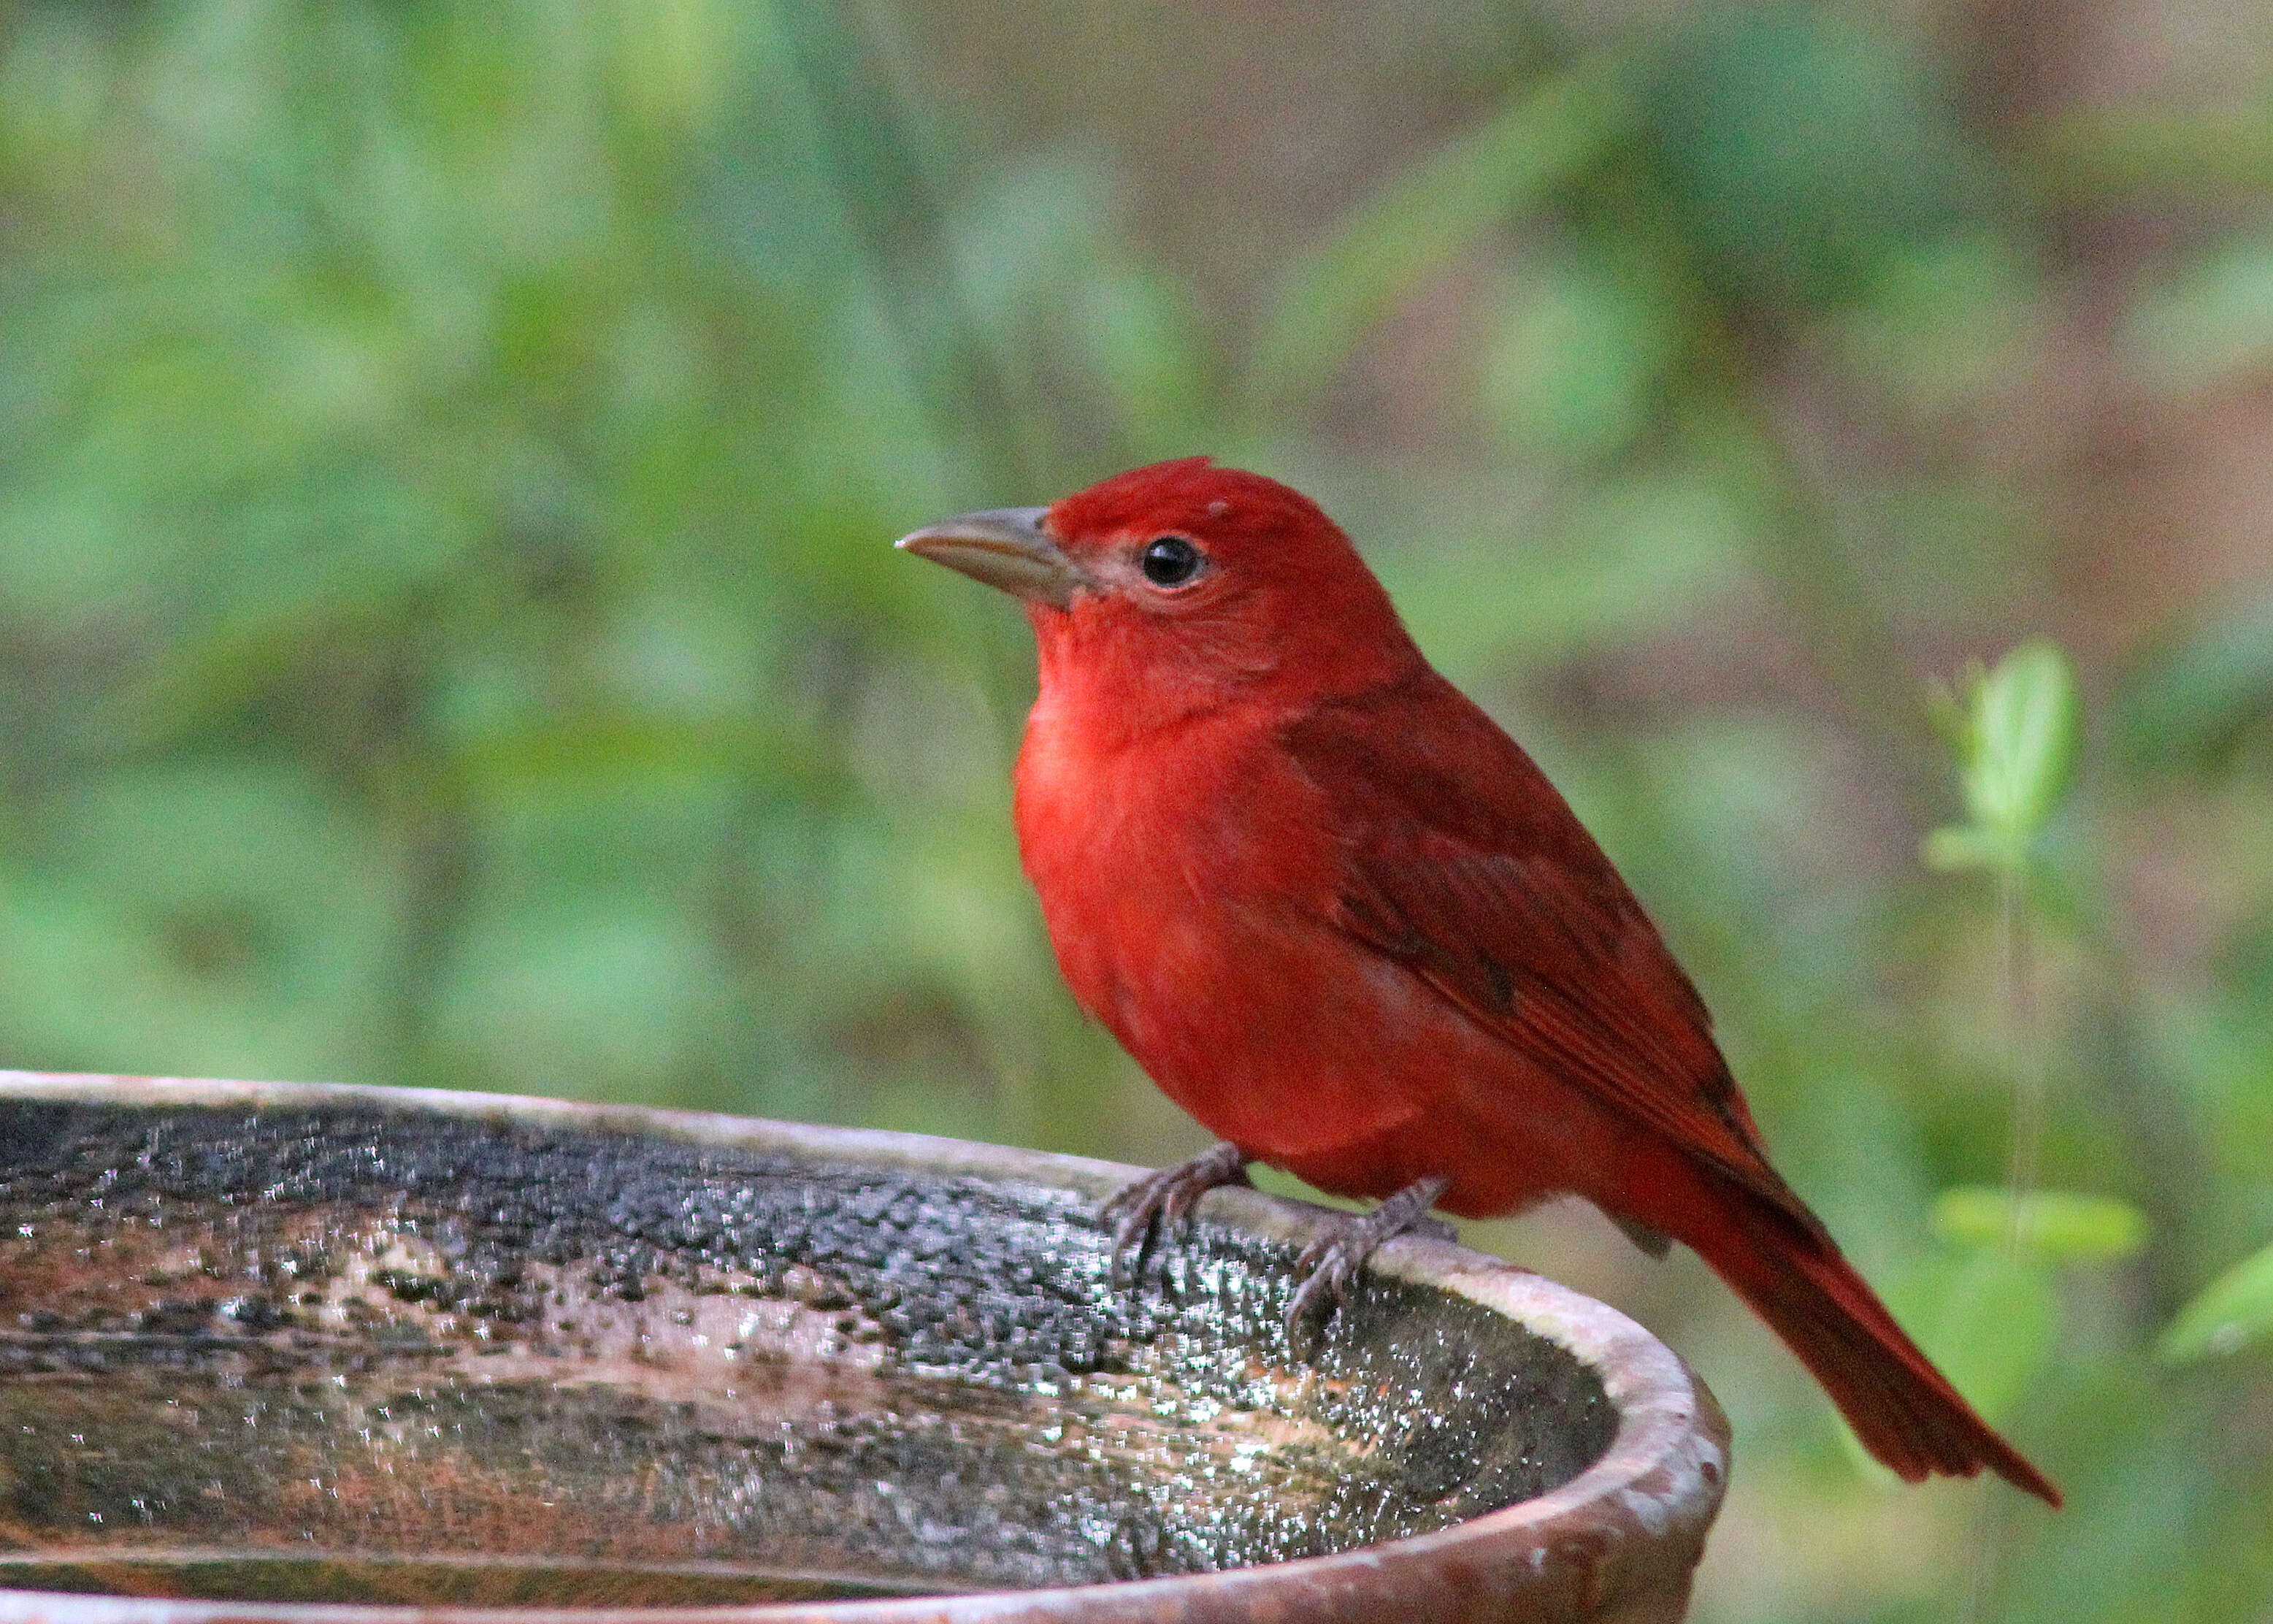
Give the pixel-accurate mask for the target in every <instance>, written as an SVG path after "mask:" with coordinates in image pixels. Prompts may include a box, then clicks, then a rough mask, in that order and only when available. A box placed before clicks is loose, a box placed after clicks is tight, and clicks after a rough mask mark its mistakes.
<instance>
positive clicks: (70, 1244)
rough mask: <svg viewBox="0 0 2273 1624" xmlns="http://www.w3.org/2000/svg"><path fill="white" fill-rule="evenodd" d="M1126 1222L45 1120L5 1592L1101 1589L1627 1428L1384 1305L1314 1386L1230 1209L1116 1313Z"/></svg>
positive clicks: (590, 1145) (730, 1162)
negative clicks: (1112, 1250)
mask: <svg viewBox="0 0 2273 1624" xmlns="http://www.w3.org/2000/svg"><path fill="white" fill-rule="evenodd" d="M1089 1207H1090V1203H1089V1200H1088V1199H1087V1198H1086V1197H1083V1196H1077V1195H1076V1194H1074V1193H1072V1192H1067V1191H1063V1190H1058V1189H1054V1188H1050V1187H1047V1186H1045V1185H1039V1184H1003V1183H994V1182H989V1181H986V1180H982V1179H979V1178H973V1177H943V1176H936V1175H931V1174H926V1173H920V1172H913V1171H910V1170H907V1169H899V1168H892V1167H882V1166H869V1165H863V1164H860V1163H857V1162H831V1161H826V1160H812V1159H807V1158H805V1157H802V1156H799V1155H792V1154H772V1153H767V1152H762V1151H745V1150H739V1149H734V1148H731V1147H721V1146H717V1145H712V1144H701V1143H694V1142H684V1141H679V1140H675V1139H658V1138H654V1137H645V1138H632V1137H619V1136H615V1135H611V1134H608V1133H605V1132H584V1131H578V1130H570V1129H534V1128H531V1127H529V1126H528V1125H526V1124H513V1123H509V1122H506V1121H503V1120H499V1121H484V1120H479V1119H475V1118H469V1117H462V1116H441V1115H432V1116H429V1115H424V1114H421V1113H414V1112H402V1113H388V1112H384V1111H381V1110H379V1109H356V1110H353V1111H347V1112H339V1111H326V1112H312V1111H305V1110H296V1111H288V1110H264V1111H261V1112H259V1113H257V1114H248V1113H246V1112H244V1111H224V1110H214V1109H132V1108H108V1107H94V1106H79V1105H66V1104H57V1105H49V1104H45V1103H24V1102H5V1103H0V1583H17V1584H41V1585H47V1586H50V1587H58V1588H73V1589H106V1588H120V1589H136V1590H172V1591H176V1592H180V1593H204V1594H230V1595H246V1594H270V1595H283V1594H294V1595H305V1594H311V1593H312V1594H326V1595H342V1596H350V1595H351V1596H371V1597H386V1598H395V1599H406V1598H407V1599H436V1600H439V1599H444V1598H449V1599H483V1598H487V1599H492V1600H516V1599H546V1598H557V1595H556V1594H555V1592H556V1591H557V1590H561V1589H562V1588H563V1587H565V1589H566V1591H567V1592H572V1593H574V1594H575V1595H580V1596H584V1597H588V1598H612V1599H620V1600H622V1601H624V1602H626V1603H653V1602H657V1601H664V1600H678V1599H685V1600H735V1599H749V1598H759V1597H766V1596H807V1595H818V1594H859V1593H875V1592H877V1591H892V1590H934V1591H936V1590H957V1589H975V1588H995V1587H1031V1586H1037V1585H1045V1584H1062V1583H1086V1582H1091V1581H1098V1580H1104V1579H1109V1578H1126V1577H1133V1576H1139V1575H1152V1574H1169V1573H1186V1572H1193V1571H1202V1570H1209V1569H1215V1568H1227V1567H1234V1566H1241V1565H1245V1564H1250V1563H1257V1562H1264V1561H1272V1560H1281V1559H1285V1558H1288V1557H1295V1556H1304V1555H1310V1554H1319V1553H1327V1552H1332V1551H1339V1550H1344V1549H1347V1548H1350V1547H1353V1546H1357V1545H1368V1544H1371V1543H1374V1542H1376V1541H1378V1540H1382V1539H1386V1538H1394V1537H1397V1536H1399V1535H1403V1534H1408V1533H1414V1532H1419V1531H1422V1530H1429V1529H1435V1528H1438V1527H1442V1526H1444V1525H1445V1524H1447V1523H1450V1522H1456V1521H1459V1520H1461V1519H1464V1518H1467V1517H1470V1516H1474V1515H1478V1514H1480V1513H1482V1512H1484V1511H1487V1510H1490V1509H1493V1508H1495V1507H1500V1506H1504V1505H1507V1504H1510V1503H1512V1502H1513V1501H1516V1500H1522V1499H1525V1498H1527V1497H1529V1496H1531V1495H1534V1494H1536V1493H1538V1492H1542V1490H1544V1489H1546V1488H1549V1487H1551V1486H1553V1485H1556V1484H1558V1483H1561V1482H1564V1481H1566V1480H1567V1479H1569V1478H1570V1477H1573V1476H1575V1475H1576V1474H1577V1473H1578V1472H1579V1471H1580V1470H1583V1469H1584V1468H1585V1467H1586V1466H1587V1464H1589V1463H1590V1462H1592V1461H1593V1460H1594V1458H1595V1457H1596V1456H1598V1455H1600V1453H1601V1452H1602V1449H1603V1448H1604V1447H1606V1446H1607V1445H1608V1442H1609V1437H1610V1435H1611V1432H1612V1431H1613V1430H1614V1426H1615V1417H1614V1416H1613V1415H1612V1413H1611V1411H1610V1409H1609V1405H1608V1403H1607V1402H1606V1401H1605V1400H1604V1399H1603V1396H1602V1392H1601V1389H1600V1387H1599V1385H1598V1384H1597V1383H1596V1381H1595V1379H1594V1377H1593V1375H1592V1374H1591V1373H1590V1372H1587V1371H1586V1370H1584V1369H1583V1368H1582V1367H1581V1366H1580V1365H1579V1364H1578V1363H1577V1362H1576V1361H1575V1360H1573V1359H1572V1358H1571V1357H1569V1356H1568V1355H1566V1354H1564V1352H1563V1351H1562V1350H1560V1349H1558V1348H1556V1347H1555V1346H1553V1345H1552V1344H1550V1343H1548V1342H1543V1341H1542V1340H1539V1339H1536V1338H1534V1337H1532V1336H1530V1335H1527V1334H1526V1333H1523V1332H1522V1331H1520V1330H1519V1329H1518V1328H1517V1327H1513V1326H1512V1325H1510V1324H1509V1323H1507V1322H1506V1321H1504V1320H1501V1319H1497V1317H1495V1316H1493V1315H1490V1314H1489V1313H1488V1312H1485V1311H1484V1310H1482V1309H1481V1308H1478V1307H1476V1306H1475V1305H1474V1304H1469V1303H1467V1302H1465V1301H1463V1300H1461V1299H1459V1298H1455V1297H1449V1296H1446V1295H1444V1294H1442V1293H1439V1292H1436V1291H1433V1290H1427V1289H1422V1288H1418V1287H1414V1286H1408V1285H1405V1284H1403V1283H1400V1282H1384V1281H1380V1280H1376V1279H1371V1278H1369V1279H1368V1280H1367V1281H1366V1282H1365V1283H1364V1285H1363V1287H1362V1289H1361V1291H1360V1292H1359V1294H1358V1296H1357V1297H1355V1298H1354V1301H1353V1303H1352V1304H1351V1305H1350V1307H1349V1308H1348V1309H1347V1310H1346V1311H1345V1312H1344V1313H1343V1314H1341V1315H1340V1316H1339V1317H1338V1319H1336V1321H1335V1322H1334V1324H1333V1325H1332V1327H1331V1328H1330V1330H1329V1332H1328V1334H1327V1335H1326V1336H1325V1338H1324V1342H1323V1343H1322V1345H1321V1347H1320V1348H1319V1349H1318V1350H1317V1352H1316V1353H1315V1355H1314V1356H1313V1357H1310V1358H1309V1359H1307V1360H1306V1359H1302V1358H1298V1357H1295V1356H1294V1353H1293V1352H1292V1351H1291V1350H1289V1349H1288V1347H1287V1341H1286V1337H1285V1335H1284V1333H1283V1332H1282V1331H1281V1329H1280V1326H1279V1316H1280V1315H1281V1313H1282V1312H1284V1308H1285V1304H1286V1301H1287V1290H1288V1287H1289V1280H1290V1277H1289V1274H1288V1264H1289V1262H1290V1258H1289V1255H1288V1254H1287V1251H1286V1250H1285V1249H1283V1248H1280V1247H1278V1246H1276V1245H1272V1244H1266V1243H1264V1242H1261V1241H1257V1240H1254V1239H1251V1238H1249V1237H1242V1236H1239V1235H1236V1234H1234V1233H1231V1232H1229V1231H1226V1230H1223V1229H1217V1228H1214V1227H1212V1226H1203V1228H1202V1229H1200V1231H1199V1232H1198V1233H1197V1236H1196V1237H1195V1238H1194V1239H1193V1241H1192V1242H1191V1243H1190V1244H1189V1245H1187V1246H1185V1247H1183V1248H1181V1249H1173V1248H1172V1249H1170V1250H1169V1252H1168V1255H1167V1257H1166V1258H1165V1259H1156V1260H1155V1262H1154V1264H1153V1267H1152V1269H1151V1270H1150V1271H1149V1272H1148V1273H1147V1274H1146V1277H1145V1279H1144V1282H1143V1284H1142V1286H1141V1288H1139V1289H1136V1290H1133V1291H1131V1290H1128V1289H1115V1288H1114V1287H1113V1286H1112V1285H1111V1284H1110V1282H1108V1280H1107V1275H1106V1262H1107V1259H1106V1240H1105V1237H1104V1236H1103V1235H1102V1234H1101V1233H1100V1232H1099V1229H1098V1228H1097V1226H1096V1225H1095V1223H1094V1222H1093V1221H1092V1220H1091V1216H1090V1212H1089ZM483 1575H487V1576H486V1577H484V1576H483ZM548 1575H551V1576H550V1577H548ZM548 1585H551V1586H552V1587H553V1589H551V1590H548V1589H547V1586H548Z"/></svg>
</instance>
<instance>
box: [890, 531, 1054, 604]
mask: <svg viewBox="0 0 2273 1624" xmlns="http://www.w3.org/2000/svg"><path fill="white" fill-rule="evenodd" d="M1047 512H1049V509H1048V508H987V509H986V511H984V512H982V513H966V514H962V515H957V516H956V517H955V518H952V519H941V521H940V522H939V523H937V524H926V525H925V526H924V527H923V529H921V530H911V531H910V532H909V533H908V534H907V535H905V536H903V537H901V538H900V539H899V541H898V542H897V543H896V544H895V545H897V546H898V547H899V548H900V549H901V550H902V551H904V552H907V553H914V554H915V555H916V556H917V557H919V558H927V559H929V560H932V562H934V564H944V565H946V566H947V567H948V568H949V569H959V570H961V571H962V572H963V573H964V575H969V576H970V577H971V579H972V580H973V581H984V582H985V583H986V584H987V585H988V586H995V587H1000V588H1001V589H1002V590H1004V591H1006V592H1008V593H1009V594H1011V595H1012V596H1013V597H1016V598H1031V599H1033V600H1034V601H1035V602H1036V603H1043V604H1054V605H1056V606H1057V607H1059V608H1061V609H1064V608H1067V607H1069V606H1070V605H1072V603H1073V595H1074V591H1075V589H1076V588H1078V587H1083V586H1086V585H1088V584H1089V576H1088V575H1087V574H1085V573H1084V571H1083V569H1082V568H1081V566H1080V565H1078V564H1076V563H1075V562H1074V561H1073V560H1071V559H1069V558H1068V557H1067V556H1066V555H1065V554H1064V553H1062V552H1061V551H1060V550H1059V547H1058V545H1057V543H1055V542H1054V541H1052V540H1051V539H1050V538H1049V537H1048V536H1046V535H1045V534H1044V533H1043V531H1042V515H1044V514H1046V513H1047Z"/></svg>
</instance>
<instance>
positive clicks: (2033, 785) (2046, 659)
mask: <svg viewBox="0 0 2273 1624" xmlns="http://www.w3.org/2000/svg"><path fill="white" fill-rule="evenodd" d="M2076 721H2077V704H2076V691H2075V673H2074V669H2073V668H2072V667H2071V666H2070V665H2069V664H2068V660H2067V655H2065V654H2063V653H2062V652H2061V651H2060V650H2059V648H2058V647H2057V646H2055V645H2054V644H2052V643H2046V642H2042V641H2037V642H2033V643H2022V645H2021V646H2020V647H2019V648H2017V649H2015V650H2013V651H2012V652H2011V653H2010V654H2007V656H2006V657H2005V658H2003V659H2001V660H1999V662H1998V663H1997V668H1996V669H1995V670H1994V671H1992V672H1991V673H1989V674H1988V676H1987V677H1986V678H1985V679H1984V680H1983V681H1982V683H1981V686H1980V688H1978V689H1977V692H1976V693H1975V695H1974V703H1973V752H1974V753H1973V760H1972V763H1970V765H1969V768H1968V770H1967V771H1966V775H1965V805H1966V809H1967V810H1968V811H1969V812H1970V813H1972V815H1973V819H1974V822H1975V823H1978V824H1980V825H1982V826H1983V827H1984V828H1987V829H1991V830H1994V831H1998V832H1999V833H2001V834H2003V835H2005V836H2006V837H2007V838H2010V839H2014V840H2020V841H2025V840H2027V839H2028V838H2029V837H2031V836H2033V835H2034V834H2036V833H2037V831H2038V830H2040V829H2042V828H2043V827H2044V821H2045V819H2046V818H2047V817H2048V816H2050V815H2051V812H2052V805H2053V803H2054V802H2055V801H2058V800H2059V796H2060V793H2061V792H2062V791H2063V790H2065V789H2066V788H2067V781H2068V776H2069V774H2070V772H2071V771H2072V770H2073V768H2074V760H2075V735H2076Z"/></svg>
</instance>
